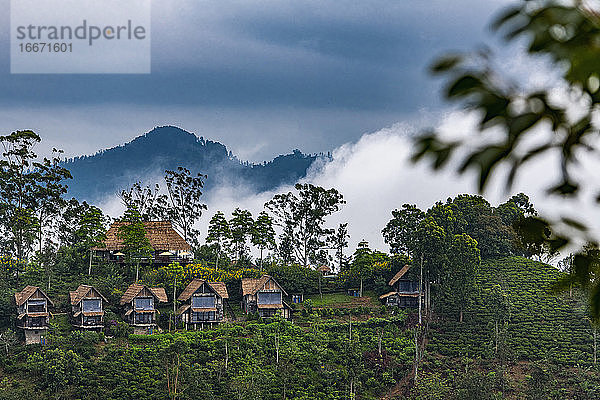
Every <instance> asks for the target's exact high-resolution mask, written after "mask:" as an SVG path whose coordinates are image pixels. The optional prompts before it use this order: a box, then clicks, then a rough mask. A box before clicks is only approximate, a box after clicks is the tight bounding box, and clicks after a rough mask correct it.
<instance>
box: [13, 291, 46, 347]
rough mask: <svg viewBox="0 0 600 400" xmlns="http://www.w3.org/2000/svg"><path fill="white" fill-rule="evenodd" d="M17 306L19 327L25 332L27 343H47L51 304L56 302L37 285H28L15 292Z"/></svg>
mask: <svg viewBox="0 0 600 400" xmlns="http://www.w3.org/2000/svg"><path fill="white" fill-rule="evenodd" d="M15 304H16V307H17V327H18V328H20V329H23V331H24V333H25V344H36V343H41V344H45V343H46V333H47V332H48V329H49V327H50V312H49V310H48V307H49V306H53V305H54V304H53V303H52V301H51V300H50V298H49V297H48V296H47V295H46V293H44V292H43V291H42V290H41V289H40V288H39V287H37V286H26V287H25V289H23V290H22V291H20V292H18V293H15Z"/></svg>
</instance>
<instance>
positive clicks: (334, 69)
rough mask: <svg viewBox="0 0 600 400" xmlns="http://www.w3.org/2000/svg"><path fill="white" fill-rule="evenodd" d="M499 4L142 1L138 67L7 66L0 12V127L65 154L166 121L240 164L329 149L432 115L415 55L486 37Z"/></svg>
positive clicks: (434, 103)
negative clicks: (32, 135) (147, 20)
mask: <svg viewBox="0 0 600 400" xmlns="http://www.w3.org/2000/svg"><path fill="white" fill-rule="evenodd" d="M505 3H506V2H505V1H500V0H498V1H484V2H482V1H479V0H458V1H449V0H445V1H441V0H432V1H427V2H425V1H422V0H400V1H391V0H390V1H376V0H373V1H343V0H336V1H312V2H311V1H303V2H300V1H261V2H250V1H240V2H224V1H198V0H161V1H155V2H153V5H152V7H153V8H152V33H151V41H152V73H151V74H150V75H10V74H9V66H10V60H9V58H8V54H9V51H8V50H9V44H8V33H9V31H8V29H9V26H10V21H9V14H8V13H0V52H1V54H3V57H2V58H1V59H0V131H2V132H7V131H11V130H15V129H23V128H35V130H36V131H37V132H38V133H40V134H41V135H42V137H43V138H44V143H47V144H49V143H51V144H52V145H54V146H57V147H62V148H64V149H65V151H66V152H67V154H69V155H76V154H81V153H90V152H94V151H95V150H97V149H98V148H103V147H108V146H114V145H117V144H120V143H123V142H126V141H128V140H130V139H131V138H133V137H134V136H136V135H139V134H142V133H143V132H146V131H149V130H150V129H152V128H153V127H154V126H156V125H167V124H173V125H178V126H181V127H182V128H184V129H187V130H189V131H192V132H196V133H198V134H199V135H204V136H205V137H207V138H211V139H214V140H219V141H221V142H223V143H224V144H226V145H228V146H230V147H231V148H232V149H233V151H234V152H236V153H237V154H240V155H241V157H242V158H247V159H250V160H253V161H261V160H263V159H268V158H270V157H273V156H275V155H277V154H279V153H284V152H287V151H290V150H291V149H293V148H299V149H301V150H303V151H305V152H319V151H328V150H333V149H334V148H336V147H338V146H340V145H341V144H343V143H346V142H352V141H356V140H358V138H360V136H361V135H362V134H364V133H366V132H374V131H377V130H379V129H381V128H382V127H385V126H390V125H392V124H394V123H396V122H398V121H403V120H404V121H411V120H412V121H414V120H415V119H417V120H419V119H423V116H424V115H425V116H427V115H430V114H431V112H432V111H433V112H435V111H439V110H440V109H441V108H442V104H441V102H440V100H439V98H440V96H439V82H438V81H435V80H432V78H431V77H430V76H429V75H428V74H427V72H426V69H427V65H428V64H429V63H430V62H431V61H432V59H433V58H434V57H435V56H436V55H439V54H440V53H441V52H443V51H445V50H448V49H463V50H466V49H470V48H472V46H473V45H475V44H477V43H480V42H487V41H489V34H488V29H487V26H488V23H489V21H490V18H491V16H492V15H493V13H494V12H497V11H498V10H499V9H501V8H502V5H503V4H505ZM8 7H9V2H8V0H0V8H1V9H5V10H8ZM424 111H425V112H424Z"/></svg>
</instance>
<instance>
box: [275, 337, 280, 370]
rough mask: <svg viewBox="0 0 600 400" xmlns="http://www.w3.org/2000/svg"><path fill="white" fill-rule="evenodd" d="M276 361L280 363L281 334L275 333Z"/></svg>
mask: <svg viewBox="0 0 600 400" xmlns="http://www.w3.org/2000/svg"><path fill="white" fill-rule="evenodd" d="M275 363H276V364H279V336H278V335H275Z"/></svg>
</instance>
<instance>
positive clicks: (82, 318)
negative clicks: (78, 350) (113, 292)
mask: <svg viewBox="0 0 600 400" xmlns="http://www.w3.org/2000/svg"><path fill="white" fill-rule="evenodd" d="M69 299H70V300H71V322H72V324H73V326H75V327H77V328H79V329H85V330H94V331H101V330H102V328H103V327H104V307H103V306H104V303H107V302H108V301H107V300H106V298H105V297H104V296H102V293H100V292H99V291H98V290H97V289H96V288H94V287H93V286H89V285H79V287H78V288H77V290H75V291H74V292H69Z"/></svg>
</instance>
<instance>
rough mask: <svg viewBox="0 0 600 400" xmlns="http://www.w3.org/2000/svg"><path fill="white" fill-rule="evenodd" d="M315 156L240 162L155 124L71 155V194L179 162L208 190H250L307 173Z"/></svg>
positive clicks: (92, 196) (119, 185)
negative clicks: (102, 146) (203, 178)
mask: <svg viewBox="0 0 600 400" xmlns="http://www.w3.org/2000/svg"><path fill="white" fill-rule="evenodd" d="M316 158H317V156H315V155H305V154H303V153H301V152H300V151H298V150H294V151H293V152H292V153H291V154H286V155H280V156H278V157H276V158H275V159H273V160H271V161H269V162H264V163H260V164H249V163H246V162H242V161H240V160H238V159H237V158H236V157H235V156H234V155H233V154H232V153H231V152H230V151H229V150H228V149H227V147H226V146H225V145H223V144H221V143H219V142H214V141H211V140H205V139H204V138H199V137H197V136H196V135H194V134H193V133H190V132H187V131H185V130H183V129H181V128H177V127H174V126H163V127H157V128H154V129H153V130H151V131H150V132H148V133H146V134H144V135H142V136H139V137H137V138H135V139H134V140H132V141H131V142H129V143H126V144H124V145H122V146H118V147H114V148H111V149H107V150H102V151H100V152H98V153H96V154H94V155H92V156H82V157H76V158H73V159H69V160H67V161H66V162H65V163H64V166H65V167H66V168H68V169H69V170H70V171H71V174H72V175H73V179H72V180H71V181H69V196H73V197H76V198H78V199H79V200H87V201H91V202H94V201H97V200H99V199H101V198H102V197H104V196H106V195H112V194H114V193H117V192H119V191H120V190H122V189H124V188H126V187H127V186H129V185H131V184H132V183H133V182H135V181H137V180H140V179H141V180H144V179H152V181H151V182H148V183H153V182H155V181H157V180H158V178H160V177H162V175H163V173H164V170H165V169H176V168H177V167H179V166H183V167H186V168H188V169H189V170H190V171H192V172H194V173H197V172H199V173H202V174H205V175H208V178H207V180H206V186H205V189H206V192H209V191H210V190H211V189H212V188H214V187H217V186H219V185H223V184H229V185H232V186H237V187H239V186H244V187H247V188H249V189H250V190H254V191H264V190H269V189H274V188H276V187H278V186H280V185H282V184H292V183H295V182H296V181H297V180H298V179H300V178H302V177H304V176H305V175H306V171H307V170H308V168H309V167H310V165H311V164H312V163H313V161H314V160H315V159H316Z"/></svg>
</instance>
